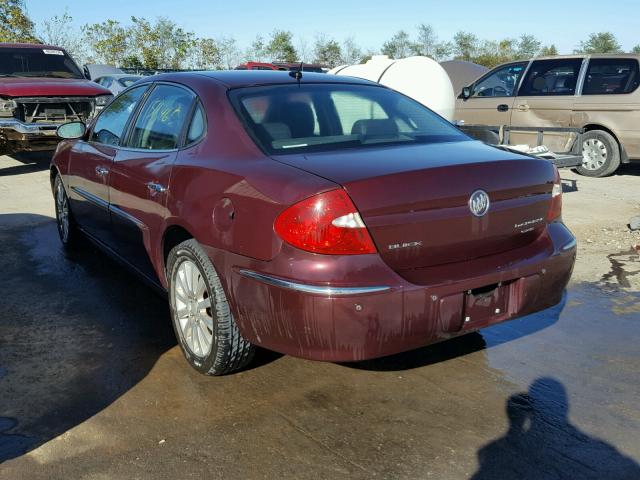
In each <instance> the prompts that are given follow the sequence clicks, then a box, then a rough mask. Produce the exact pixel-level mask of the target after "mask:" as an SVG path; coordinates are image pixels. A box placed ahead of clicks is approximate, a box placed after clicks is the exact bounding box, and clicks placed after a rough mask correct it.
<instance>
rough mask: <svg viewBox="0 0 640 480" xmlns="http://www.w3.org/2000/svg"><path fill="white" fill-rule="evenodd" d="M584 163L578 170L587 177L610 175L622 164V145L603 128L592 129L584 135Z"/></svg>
mask: <svg viewBox="0 0 640 480" xmlns="http://www.w3.org/2000/svg"><path fill="white" fill-rule="evenodd" d="M582 141H583V145H582V155H583V158H584V163H583V164H582V166H580V167H578V168H577V169H576V170H577V171H578V173H579V174H580V175H584V176H586V177H598V178H600V177H608V176H609V175H611V174H613V172H615V171H616V170H617V169H618V167H619V166H620V145H619V144H618V142H617V141H616V139H615V138H614V137H613V136H612V135H611V134H610V133H608V132H605V131H603V130H591V131H589V132H586V133H585V134H584V135H583V137H582Z"/></svg>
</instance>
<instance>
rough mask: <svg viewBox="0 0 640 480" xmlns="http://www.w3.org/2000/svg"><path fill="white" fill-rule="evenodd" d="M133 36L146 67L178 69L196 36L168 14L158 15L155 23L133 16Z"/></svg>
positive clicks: (193, 43) (192, 45)
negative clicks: (170, 18) (181, 26)
mask: <svg viewBox="0 0 640 480" xmlns="http://www.w3.org/2000/svg"><path fill="white" fill-rule="evenodd" d="M131 21H132V22H133V25H132V27H131V28H132V32H131V33H132V36H133V39H134V42H135V46H136V49H138V50H139V52H140V58H141V59H142V63H143V64H144V66H145V67H146V68H149V69H152V70H153V69H179V68H180V66H181V65H182V64H183V63H184V62H185V60H186V59H187V57H188V56H189V53H190V52H191V49H192V48H194V47H195V45H196V40H195V38H194V35H193V33H191V32H186V31H184V30H183V29H182V28H180V27H178V26H177V25H176V23H175V22H173V21H171V20H169V19H168V18H164V17H159V18H158V19H157V20H156V21H155V23H150V22H149V21H148V20H146V19H143V18H136V17H131Z"/></svg>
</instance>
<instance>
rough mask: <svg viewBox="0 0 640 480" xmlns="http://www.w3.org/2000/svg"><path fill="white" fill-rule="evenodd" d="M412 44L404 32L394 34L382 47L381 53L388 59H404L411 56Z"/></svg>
mask: <svg viewBox="0 0 640 480" xmlns="http://www.w3.org/2000/svg"><path fill="white" fill-rule="evenodd" d="M412 51H413V43H412V42H411V38H410V37H409V34H408V33H407V32H405V31H404V30H400V31H398V32H396V33H395V34H394V35H393V37H391V39H390V40H388V41H386V42H385V43H384V45H382V53H383V54H384V55H386V56H388V57H389V58H404V57H408V56H409V55H411V52H412Z"/></svg>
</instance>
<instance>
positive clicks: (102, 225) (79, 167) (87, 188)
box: [69, 86, 147, 244]
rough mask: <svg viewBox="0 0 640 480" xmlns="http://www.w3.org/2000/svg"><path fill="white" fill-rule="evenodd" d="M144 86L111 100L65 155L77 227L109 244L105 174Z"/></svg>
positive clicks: (70, 198)
mask: <svg viewBox="0 0 640 480" xmlns="http://www.w3.org/2000/svg"><path fill="white" fill-rule="evenodd" d="M146 88H147V87H146V86H141V87H137V88H135V89H132V90H130V91H129V92H128V93H127V94H125V95H123V96H122V97H119V98H118V99H116V100H114V101H113V102H112V103H111V104H110V105H109V106H108V107H106V108H105V109H104V110H103V111H102V112H101V113H100V116H99V117H98V118H97V119H96V121H95V123H94V125H93V128H91V130H90V131H89V133H88V135H87V139H86V141H83V140H81V141H78V142H76V143H75V144H74V146H73V147H72V149H71V152H70V155H69V172H70V175H69V187H70V192H69V203H70V206H71V211H72V212H73V217H74V220H75V221H76V222H78V224H79V225H80V227H81V228H82V229H83V230H85V231H86V232H87V233H89V234H90V235H92V236H94V237H96V238H97V239H98V240H101V241H103V242H104V243H106V244H110V243H111V238H110V237H111V233H110V230H111V228H110V227H111V220H110V214H109V176H110V171H111V166H112V164H113V159H114V158H115V155H116V152H117V149H118V146H119V145H120V144H121V141H122V135H123V134H124V132H125V127H126V124H127V122H128V120H129V118H130V116H131V114H132V113H133V111H134V110H135V107H136V105H137V103H138V101H139V100H140V97H141V96H142V94H143V93H144V91H145V90H146Z"/></svg>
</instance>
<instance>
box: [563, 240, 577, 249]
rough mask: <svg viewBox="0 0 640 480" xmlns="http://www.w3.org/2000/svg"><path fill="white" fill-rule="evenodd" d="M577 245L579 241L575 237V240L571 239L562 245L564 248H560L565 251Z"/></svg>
mask: <svg viewBox="0 0 640 480" xmlns="http://www.w3.org/2000/svg"><path fill="white" fill-rule="evenodd" d="M577 245H578V242H577V241H576V239H575V238H574V239H573V240H569V241H568V242H567V243H565V244H564V245H563V246H562V248H560V250H562V251H563V252H566V251H567V250H571V249H572V248H575V247H576V246H577Z"/></svg>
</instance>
